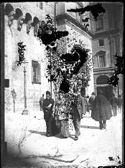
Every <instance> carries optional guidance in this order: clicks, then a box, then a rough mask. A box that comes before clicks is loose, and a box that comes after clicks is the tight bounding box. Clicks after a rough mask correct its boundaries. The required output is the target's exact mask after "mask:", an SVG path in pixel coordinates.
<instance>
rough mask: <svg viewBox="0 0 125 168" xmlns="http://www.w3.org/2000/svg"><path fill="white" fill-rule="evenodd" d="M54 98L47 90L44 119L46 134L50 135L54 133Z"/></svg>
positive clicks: (44, 102)
mask: <svg viewBox="0 0 125 168" xmlns="http://www.w3.org/2000/svg"><path fill="white" fill-rule="evenodd" d="M53 106H54V100H53V99H52V98H51V93H50V92H49V91H46V99H44V100H43V112H44V119H45V122H46V135H47V136H50V135H51V133H52V130H51V120H52V113H53Z"/></svg>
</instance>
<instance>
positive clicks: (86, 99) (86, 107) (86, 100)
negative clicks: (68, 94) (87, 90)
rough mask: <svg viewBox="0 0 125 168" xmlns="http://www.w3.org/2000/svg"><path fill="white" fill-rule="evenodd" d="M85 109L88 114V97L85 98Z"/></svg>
mask: <svg viewBox="0 0 125 168" xmlns="http://www.w3.org/2000/svg"><path fill="white" fill-rule="evenodd" d="M85 109H86V112H89V96H85Z"/></svg>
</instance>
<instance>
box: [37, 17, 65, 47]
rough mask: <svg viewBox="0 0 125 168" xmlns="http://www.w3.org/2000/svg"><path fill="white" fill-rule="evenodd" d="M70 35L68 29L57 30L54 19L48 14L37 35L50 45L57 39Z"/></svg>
mask: <svg viewBox="0 0 125 168" xmlns="http://www.w3.org/2000/svg"><path fill="white" fill-rule="evenodd" d="M67 35H68V32H67V31H57V30H56V28H54V25H53V21H52V19H51V17H50V16H49V15H46V21H42V22H41V23H40V26H39V29H38V34H37V37H38V38H39V39H41V40H42V42H43V44H45V45H49V44H51V43H52V42H55V41H56V40H57V39H60V38H62V37H65V36H67Z"/></svg>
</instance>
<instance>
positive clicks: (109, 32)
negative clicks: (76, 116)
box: [93, 29, 120, 40]
mask: <svg viewBox="0 0 125 168" xmlns="http://www.w3.org/2000/svg"><path fill="white" fill-rule="evenodd" d="M119 33H120V29H113V30H107V31H103V32H99V33H95V34H93V40H95V39H98V38H100V37H101V38H102V37H111V36H112V35H116V34H119Z"/></svg>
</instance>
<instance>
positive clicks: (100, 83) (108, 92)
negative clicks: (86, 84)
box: [96, 75, 113, 100]
mask: <svg viewBox="0 0 125 168" xmlns="http://www.w3.org/2000/svg"><path fill="white" fill-rule="evenodd" d="M108 79H109V77H108V76H106V75H101V76H99V77H98V78H97V80H96V84H97V92H98V90H102V91H103V94H104V96H105V97H106V98H107V99H108V100H109V99H110V98H111V96H112V93H113V87H112V86H110V85H109V84H107V81H108Z"/></svg>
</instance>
